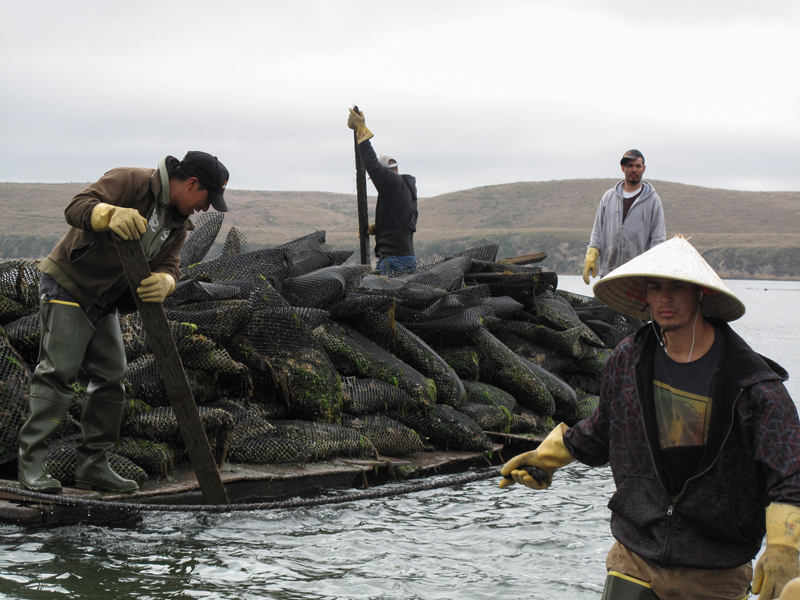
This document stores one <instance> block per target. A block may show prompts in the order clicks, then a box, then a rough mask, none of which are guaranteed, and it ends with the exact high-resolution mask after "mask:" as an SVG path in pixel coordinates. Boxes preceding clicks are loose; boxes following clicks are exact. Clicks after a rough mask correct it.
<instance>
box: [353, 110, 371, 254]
mask: <svg viewBox="0 0 800 600" xmlns="http://www.w3.org/2000/svg"><path fill="white" fill-rule="evenodd" d="M353 110H354V111H356V112H357V113H358V114H361V111H360V110H358V107H357V106H354V107H353ZM353 143H354V144H355V149H356V199H357V203H358V239H359V243H360V245H361V264H362V265H371V259H370V256H369V235H368V234H367V229H369V207H368V206H367V173H366V171H365V170H364V163H362V162H361V155H360V154H359V153H358V136H357V135H356V132H355V131H354V132H353Z"/></svg>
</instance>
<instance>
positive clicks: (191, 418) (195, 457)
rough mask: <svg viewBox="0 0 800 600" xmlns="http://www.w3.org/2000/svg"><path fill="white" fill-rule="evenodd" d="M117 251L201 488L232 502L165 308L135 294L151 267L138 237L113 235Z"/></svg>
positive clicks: (213, 498) (209, 499)
mask: <svg viewBox="0 0 800 600" xmlns="http://www.w3.org/2000/svg"><path fill="white" fill-rule="evenodd" d="M111 237H112V238H113V239H114V243H115V244H116V245H117V252H118V253H119V258H120V260H121V261H122V267H123V268H124V269H125V275H127V277H128V283H129V284H130V286H131V290H132V291H133V298H134V300H135V301H136V307H137V308H138V309H139V315H140V316H141V317H142V323H143V324H144V329H145V331H147V335H148V337H149V338H150V349H151V350H152V351H153V354H154V355H155V359H156V365H157V366H158V373H159V375H161V380H162V381H163V382H164V387H165V388H166V389H167V395H168V396H169V401H170V403H171V404H172V410H173V412H174V413H175V418H176V419H177V421H178V427H179V428H180V432H181V437H183V442H184V444H186V450H187V451H188V452H189V460H190V461H191V463H192V467H193V468H194V472H195V475H196V476H197V482H198V483H199V484H200V491H201V492H202V493H203V499H204V500H205V502H206V504H230V502H229V501H228V495H227V494H226V493H225V487H224V486H223V485H222V478H221V477H220V474H219V470H218V469H217V465H216V463H215V462H214V455H213V454H212V452H211V446H210V445H209V443H208V438H207V437H206V432H205V430H204V429H203V424H202V422H201V421H200V414H199V413H198V411H197V405H196V404H195V401H194V397H193V396H192V390H191V389H190V388H189V381H188V380H187V379H186V372H185V371H184V370H183V364H181V358H180V355H179V354H178V348H177V346H175V340H174V339H173V338H172V334H171V333H170V330H169V323H168V322H167V315H166V314H165V313H164V307H163V306H161V304H159V303H156V302H142V300H141V298H139V295H138V294H137V293H136V288H138V287H139V286H140V284H141V282H142V280H143V279H146V278H147V277H149V276H150V267H149V266H148V264H147V258H146V257H145V255H144V250H143V249H142V243H141V242H140V241H139V240H130V241H127V242H125V241H122V240H121V239H119V238H118V237H117V236H116V235H114V234H112V235H111Z"/></svg>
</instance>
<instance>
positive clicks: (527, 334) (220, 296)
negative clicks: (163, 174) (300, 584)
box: [0, 213, 642, 485]
mask: <svg viewBox="0 0 800 600" xmlns="http://www.w3.org/2000/svg"><path fill="white" fill-rule="evenodd" d="M223 217H224V214H223V213H213V214H204V215H202V216H201V217H200V218H199V219H198V220H197V222H196V224H195V230H194V231H193V232H192V233H191V234H190V236H189V238H188V239H187V242H186V245H185V246H184V248H183V250H182V253H181V270H182V274H183V276H182V279H181V281H180V282H179V283H178V285H177V287H176V289H175V292H174V293H173V294H172V295H171V296H170V297H169V298H168V299H167V301H166V302H165V303H164V309H165V312H166V315H167V319H168V322H169V326H170V331H171V334H172V336H173V339H174V340H175V343H176V346H177V348H178V352H179V353H180V356H181V360H182V362H183V365H184V369H185V371H186V376H187V379H188V381H189V384H190V387H191V390H192V393H193V395H194V399H195V401H196V403H197V405H198V410H199V413H200V417H201V422H202V423H203V426H204V428H205V431H206V435H207V436H208V439H209V442H210V444H211V448H212V452H213V455H214V458H215V460H216V461H217V464H218V465H220V466H221V465H222V464H223V463H225V462H226V461H227V462H236V463H259V464H276V463H297V464H305V463H307V462H309V461H323V460H330V459H334V458H337V457H345V456H346V457H353V458H364V459H368V458H380V457H382V456H390V457H401V456H407V455H411V454H414V453H418V452H429V451H434V450H436V449H447V450H469V451H478V452H486V453H490V452H491V451H492V448H493V446H492V443H491V441H490V439H489V437H488V436H487V435H486V432H505V433H519V434H543V433H546V432H547V431H549V430H550V429H551V428H552V427H553V425H554V423H556V422H559V421H564V422H566V423H567V424H569V425H571V424H574V423H576V422H577V421H579V420H581V419H583V418H585V417H587V416H588V415H589V414H591V412H592V410H594V408H595V406H596V405H597V393H598V388H599V382H600V376H601V373H602V370H603V368H604V365H605V361H606V360H607V358H608V356H609V355H610V352H611V351H612V350H613V348H614V347H615V346H616V345H617V344H618V343H619V342H620V341H621V340H622V339H623V338H624V337H625V336H626V335H628V334H629V333H632V332H633V331H635V330H636V329H638V327H640V326H641V325H642V323H641V322H640V321H637V320H636V319H631V318H630V317H626V316H624V315H621V314H620V313H617V312H615V311H613V310H611V309H609V308H607V307H605V306H603V305H602V304H600V303H599V302H598V301H597V300H595V299H593V298H589V297H585V296H578V295H575V294H570V293H567V292H564V291H562V290H559V289H558V277H557V275H556V274H555V273H554V272H552V271H548V270H545V269H543V268H541V267H539V266H516V265H512V264H506V263H503V262H498V261H497V257H496V254H497V249H498V246H497V244H494V243H492V242H490V241H486V240H480V241H477V242H475V243H473V244H470V245H469V246H467V247H466V248H465V249H464V250H462V251H461V252H458V253H456V254H453V255H447V256H438V255H437V256H435V257H434V259H433V260H432V261H431V262H430V264H423V265H421V266H420V268H419V269H418V271H417V272H415V273H413V274H407V275H401V276H397V277H381V276H378V275H375V274H374V273H372V272H370V270H369V268H368V267H364V266H360V265H354V264H345V263H346V261H347V260H348V259H349V258H350V257H351V254H352V251H351V250H342V249H338V248H334V247H331V246H329V245H327V244H326V243H325V232H322V231H317V232H314V233H312V234H310V235H307V236H304V237H302V238H299V239H296V240H292V241H290V242H287V243H284V244H281V245H278V246H276V247H274V248H269V249H262V250H256V251H250V252H248V251H247V249H246V246H247V244H246V240H245V239H244V236H243V235H242V234H241V233H240V232H239V231H238V230H236V229H235V228H231V229H230V231H229V233H228V235H227V237H226V240H225V242H224V245H223V248H222V251H221V253H220V254H219V255H218V256H216V257H214V258H211V259H206V254H207V253H208V251H209V250H210V248H211V247H212V245H213V244H214V242H215V241H216V239H217V236H218V234H219V232H220V229H221V225H222V221H223ZM38 280H39V271H38V270H37V269H36V265H35V263H34V262H32V261H25V260H12V261H7V262H4V263H0V325H2V335H1V336H0V462H10V461H12V460H14V459H15V457H16V452H17V439H18V434H19V429H20V427H21V426H22V424H23V423H24V421H25V418H26V413H27V403H28V401H27V394H28V387H29V381H30V376H31V373H32V371H33V369H34V368H35V366H36V362H37V355H38V347H39V322H38ZM134 307H135V305H133V304H131V309H130V310H128V311H123V312H121V314H120V324H121V328H122V333H123V339H124V341H125V348H126V353H127V358H128V372H127V377H126V391H127V401H126V411H125V414H124V416H123V422H122V426H121V438H120V443H119V445H118V447H117V448H116V449H115V452H114V456H113V457H112V465H113V466H114V468H115V469H117V471H118V472H120V473H121V474H122V475H123V476H124V477H128V478H132V479H136V480H137V481H139V482H141V481H144V480H146V479H148V478H149V479H162V478H164V477H168V476H169V474H170V473H171V471H172V469H173V468H174V467H175V466H176V465H179V464H181V463H185V462H187V461H188V456H187V453H186V450H185V447H184V445H183V442H182V439H181V436H180V432H179V429H178V426H177V422H176V419H175V416H174V414H173V413H172V409H171V407H170V401H169V398H168V396H167V392H166V389H165V387H164V385H163V383H162V382H161V379H160V377H159V374H158V367H157V365H156V362H155V359H154V357H153V355H152V353H151V352H150V347H149V340H148V336H147V333H146V332H145V330H144V327H143V325H142V321H141V319H140V317H139V314H138V313H137V312H135V310H133V308H134ZM87 384H88V381H86V380H85V377H84V376H83V373H81V374H80V375H79V377H78V380H77V381H76V382H75V384H74V388H75V401H74V403H73V406H72V408H71V410H70V415H71V418H69V419H67V420H66V422H65V423H64V424H63V425H62V426H61V428H60V429H59V431H58V432H57V433H56V434H55V436H54V439H53V440H51V452H50V455H49V456H48V458H47V461H46V462H47V464H48V465H49V466H50V468H51V471H52V472H53V473H54V474H55V475H56V476H57V477H58V478H59V479H61V480H62V481H63V482H64V483H65V484H66V485H69V483H70V481H72V477H73V476H74V461H75V448H76V447H77V444H79V443H80V438H81V431H80V425H79V421H80V415H81V411H82V407H83V402H84V395H85V391H86V387H87Z"/></svg>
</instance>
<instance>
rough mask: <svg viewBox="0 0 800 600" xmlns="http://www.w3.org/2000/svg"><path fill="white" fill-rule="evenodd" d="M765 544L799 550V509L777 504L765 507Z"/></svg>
mask: <svg viewBox="0 0 800 600" xmlns="http://www.w3.org/2000/svg"><path fill="white" fill-rule="evenodd" d="M767 543H768V544H781V545H783V546H791V547H792V548H794V549H795V550H800V507H798V506H794V505H792V504H779V503H777V502H773V503H772V504H770V505H769V506H768V507H767Z"/></svg>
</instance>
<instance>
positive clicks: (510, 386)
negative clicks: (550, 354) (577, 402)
mask: <svg viewBox="0 0 800 600" xmlns="http://www.w3.org/2000/svg"><path fill="white" fill-rule="evenodd" d="M471 335H472V338H473V342H474V343H475V345H476V346H478V347H479V348H480V349H481V350H483V351H484V352H485V353H486V354H487V356H488V357H489V359H490V360H491V361H492V362H493V363H494V366H495V372H494V378H493V379H492V383H493V384H494V385H496V386H497V387H499V388H501V389H503V390H505V391H507V392H509V393H510V394H511V395H513V396H514V398H516V400H517V402H519V403H520V404H521V405H522V406H524V407H526V408H529V409H531V410H532V411H533V412H535V413H536V414H538V415H542V416H545V417H549V416H552V415H553V413H554V412H555V409H556V406H555V401H554V400H553V395H552V394H551V393H550V392H549V391H548V389H547V387H546V386H545V385H544V383H542V381H541V380H540V379H539V378H538V377H537V375H536V374H535V373H534V372H533V371H532V370H531V369H530V367H529V366H528V365H527V364H526V362H525V360H524V359H522V358H521V357H519V356H517V355H516V354H514V353H513V352H512V351H511V350H509V349H508V347H506V346H505V345H504V344H503V343H502V342H501V341H500V340H498V339H497V338H496V337H495V336H493V335H492V334H491V333H490V332H489V330H488V329H486V328H485V327H481V328H480V329H477V330H475V331H474V332H472V334H471Z"/></svg>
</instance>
